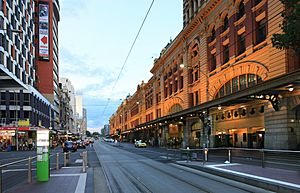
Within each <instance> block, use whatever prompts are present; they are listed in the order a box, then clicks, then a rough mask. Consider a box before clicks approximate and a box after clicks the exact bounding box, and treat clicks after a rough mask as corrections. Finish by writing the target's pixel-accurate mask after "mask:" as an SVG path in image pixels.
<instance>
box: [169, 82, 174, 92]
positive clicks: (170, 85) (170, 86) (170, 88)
mask: <svg viewBox="0 0 300 193" xmlns="http://www.w3.org/2000/svg"><path fill="white" fill-rule="evenodd" d="M172 93H173V89H172V83H170V84H169V95H172Z"/></svg>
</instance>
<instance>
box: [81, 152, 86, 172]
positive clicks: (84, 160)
mask: <svg viewBox="0 0 300 193" xmlns="http://www.w3.org/2000/svg"><path fill="white" fill-rule="evenodd" d="M82 171H83V172H86V152H85V151H84V152H82Z"/></svg>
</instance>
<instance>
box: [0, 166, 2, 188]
mask: <svg viewBox="0 0 300 193" xmlns="http://www.w3.org/2000/svg"><path fill="white" fill-rule="evenodd" d="M0 193H2V167H1V163H0Z"/></svg>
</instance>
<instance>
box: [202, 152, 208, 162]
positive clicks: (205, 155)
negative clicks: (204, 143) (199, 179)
mask: <svg viewBox="0 0 300 193" xmlns="http://www.w3.org/2000/svg"><path fill="white" fill-rule="evenodd" d="M203 151H204V160H203V165H204V164H205V163H206V162H207V154H208V149H207V148H204V149H203Z"/></svg>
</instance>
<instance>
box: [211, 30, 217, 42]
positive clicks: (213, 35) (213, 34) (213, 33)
mask: <svg viewBox="0 0 300 193" xmlns="http://www.w3.org/2000/svg"><path fill="white" fill-rule="evenodd" d="M214 39H216V30H215V27H213V29H212V30H211V41H213V40H214Z"/></svg>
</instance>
